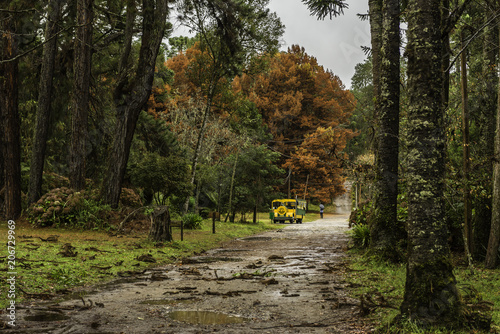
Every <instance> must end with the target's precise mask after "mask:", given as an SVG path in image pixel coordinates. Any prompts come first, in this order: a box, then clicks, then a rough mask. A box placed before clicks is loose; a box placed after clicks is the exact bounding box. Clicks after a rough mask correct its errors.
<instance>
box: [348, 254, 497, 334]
mask: <svg viewBox="0 0 500 334" xmlns="http://www.w3.org/2000/svg"><path fill="white" fill-rule="evenodd" d="M405 275H406V269H405V265H403V264H397V265H396V264H391V263H380V262H377V261H372V260H371V259H370V258H369V257H366V256H365V255H364V254H363V253H362V252H360V251H358V250H352V251H350V264H349V269H348V271H347V273H346V277H347V279H348V282H349V283H350V286H351V289H352V290H351V291H352V297H354V298H358V299H361V298H363V299H364V300H365V301H366V305H367V307H368V308H370V310H371V313H370V314H369V315H368V316H367V317H368V318H369V319H370V320H371V321H373V322H374V323H376V324H377V326H378V328H379V332H380V333H396V332H397V333H417V334H418V333H421V334H424V333H443V334H444V333H455V334H462V333H463V334H465V333H481V332H480V331H478V332H475V331H473V330H467V331H454V332H449V331H443V330H440V329H433V330H432V331H424V330H421V329H419V328H417V327H415V326H413V325H412V324H411V323H408V324H407V327H406V328H398V329H397V331H396V330H395V329H394V328H390V326H389V324H390V322H391V320H392V319H393V318H394V317H395V316H396V315H397V314H398V312H399V306H400V305H401V303H402V301H403V295H404V286H405ZM455 276H456V278H457V282H458V287H459V290H460V291H461V293H462V296H463V297H466V300H467V301H468V302H471V301H472V302H474V303H479V304H481V303H482V302H483V301H486V302H487V303H488V304H490V303H491V304H492V305H493V311H492V320H493V325H492V330H491V333H500V279H499V278H500V271H499V270H498V269H496V270H487V269H484V268H481V267H476V268H474V269H470V268H467V267H464V266H460V265H457V266H456V267H455Z"/></svg>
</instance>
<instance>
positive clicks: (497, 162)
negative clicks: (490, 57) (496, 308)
mask: <svg viewBox="0 0 500 334" xmlns="http://www.w3.org/2000/svg"><path fill="white" fill-rule="evenodd" d="M499 35H500V34H499ZM499 41H500V40H499ZM496 123H497V125H496V134H495V159H494V163H493V199H492V210H491V230H490V238H489V241H488V249H487V251H486V260H485V267H486V268H490V269H493V268H495V266H496V265H497V260H498V257H499V254H500V248H499V247H500V87H499V92H498V110H497V122H496Z"/></svg>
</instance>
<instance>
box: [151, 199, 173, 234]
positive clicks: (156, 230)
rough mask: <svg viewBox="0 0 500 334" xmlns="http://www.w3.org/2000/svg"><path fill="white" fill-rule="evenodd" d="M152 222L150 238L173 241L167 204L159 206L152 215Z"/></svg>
mask: <svg viewBox="0 0 500 334" xmlns="http://www.w3.org/2000/svg"><path fill="white" fill-rule="evenodd" d="M151 216H152V217H151V219H152V223H151V228H150V230H149V239H150V240H153V241H172V240H173V238H172V226H171V221H170V213H169V211H168V207H167V206H164V205H163V206H158V207H156V208H155V210H154V211H153V213H152V215H151Z"/></svg>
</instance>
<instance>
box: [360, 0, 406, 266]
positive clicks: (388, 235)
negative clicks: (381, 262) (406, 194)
mask: <svg viewBox="0 0 500 334" xmlns="http://www.w3.org/2000/svg"><path fill="white" fill-rule="evenodd" d="M377 9H379V8H377ZM399 13H400V7H399V0H385V1H384V2H383V6H382V38H381V42H382V44H381V49H380V58H381V59H380V69H379V71H380V72H379V73H380V78H379V80H380V90H379V91H380V95H379V96H378V97H377V99H378V100H379V101H378V103H376V105H377V110H376V113H377V122H378V124H377V125H378V129H377V136H376V138H377V143H376V152H375V156H376V164H375V183H374V186H375V189H374V203H375V205H374V210H373V213H372V215H371V219H370V222H369V223H370V237H371V241H370V248H371V250H372V251H373V252H375V253H378V254H381V255H383V256H384V257H387V258H390V259H393V260H395V261H397V260H399V259H400V256H399V255H398V254H399V253H400V252H398V250H397V247H396V245H397V244H398V240H400V239H403V238H404V227H402V226H399V224H398V219H397V199H398V154H399V147H398V146H399V83H400V77H399V74H400V70H399V67H400V66H399V59H400V54H399V44H400V31H399V16H400V15H399ZM374 47H376V46H374Z"/></svg>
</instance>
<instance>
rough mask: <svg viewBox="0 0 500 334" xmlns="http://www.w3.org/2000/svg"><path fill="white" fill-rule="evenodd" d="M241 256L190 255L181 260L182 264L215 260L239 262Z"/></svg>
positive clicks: (213, 261) (212, 261)
mask: <svg viewBox="0 0 500 334" xmlns="http://www.w3.org/2000/svg"><path fill="white" fill-rule="evenodd" d="M240 261H243V259H241V258H236V257H191V258H187V259H183V260H182V264H199V263H215V262H240Z"/></svg>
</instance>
